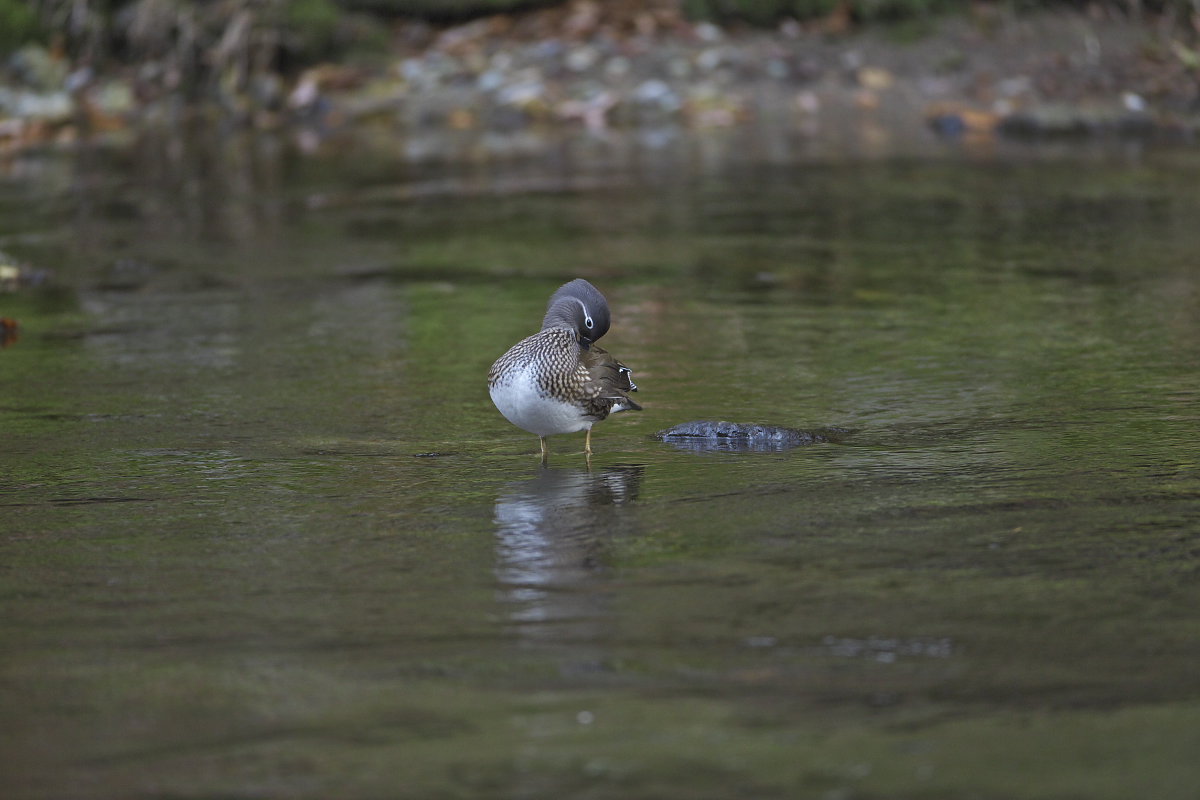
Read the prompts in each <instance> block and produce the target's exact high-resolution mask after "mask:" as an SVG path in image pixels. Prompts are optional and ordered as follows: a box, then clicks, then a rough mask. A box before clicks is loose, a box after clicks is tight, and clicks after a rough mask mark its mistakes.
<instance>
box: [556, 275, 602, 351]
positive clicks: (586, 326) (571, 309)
mask: <svg viewBox="0 0 1200 800" xmlns="http://www.w3.org/2000/svg"><path fill="white" fill-rule="evenodd" d="M608 325H609V317H608V301H607V300H605V299H604V295H602V294H600V290H599V289H597V288H596V287H595V286H592V285H591V284H590V283H588V282H587V281H585V280H584V279H583V278H576V279H575V280H573V281H571V282H570V283H565V284H563V285H562V286H560V287H559V289H558V291H556V292H555V293H554V294H552V295H550V304H549V305H548V306H547V307H546V316H545V317H544V318H543V319H542V330H545V329H546V328H569V329H571V330H573V331H574V332H575V336H576V338H577V339H578V341H579V344H580V346H581V347H583V349H585V350H586V349H587V348H588V347H589V346H590V345H591V344H592V342H594V341H596V340H597V339H599V338H600V337H601V336H603V335H604V334H606V333H608Z"/></svg>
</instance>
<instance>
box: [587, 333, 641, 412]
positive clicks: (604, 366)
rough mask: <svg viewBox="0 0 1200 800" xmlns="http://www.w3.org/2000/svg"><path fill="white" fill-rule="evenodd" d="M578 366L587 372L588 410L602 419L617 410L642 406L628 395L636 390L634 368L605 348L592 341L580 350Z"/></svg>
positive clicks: (638, 408)
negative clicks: (593, 343)
mask: <svg viewBox="0 0 1200 800" xmlns="http://www.w3.org/2000/svg"><path fill="white" fill-rule="evenodd" d="M579 363H580V366H581V367H582V368H583V369H585V370H587V373H588V388H589V391H588V395H589V396H590V400H589V401H588V403H587V406H588V408H587V411H588V414H589V415H591V416H594V417H596V418H598V419H604V418H605V417H606V416H608V415H609V414H610V413H614V414H615V413H616V412H618V411H626V410H629V411H641V410H642V407H641V406H640V405H638V404H637V403H635V402H634V401H633V400H632V399H630V397H629V393H630V392H636V391H637V384H635V383H634V382H633V372H632V370H630V369H629V367H627V366H625V365H624V364H622V363H621V362H620V361H617V360H616V359H615V358H613V356H612V354H611V353H609V352H608V351H607V350H604V349H602V348H599V347H597V346H596V345H592V346H591V347H590V348H589V349H587V350H584V351H582V352H581V353H580V359H579Z"/></svg>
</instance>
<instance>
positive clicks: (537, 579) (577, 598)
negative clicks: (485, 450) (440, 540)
mask: <svg viewBox="0 0 1200 800" xmlns="http://www.w3.org/2000/svg"><path fill="white" fill-rule="evenodd" d="M642 471H643V467H641V466H617V467H610V468H608V469H603V470H596V471H592V472H589V471H584V470H581V469H547V468H542V469H539V470H538V473H537V475H536V476H534V477H533V478H530V479H528V480H523V481H517V482H515V483H512V484H510V485H509V486H508V487H507V491H505V492H504V493H503V494H501V495H500V496H499V497H498V498H497V499H496V508H495V521H496V577H497V579H498V580H499V582H500V586H501V596H502V599H503V600H505V601H507V602H508V603H511V604H512V605H511V611H510V612H509V618H510V619H511V620H512V622H513V623H514V624H515V625H516V626H517V629H518V631H519V633H520V635H521V637H522V639H524V640H525V641H527V642H529V643H531V644H532V643H551V642H560V643H565V642H584V641H595V640H596V639H597V638H602V637H603V628H604V624H605V623H604V621H605V619H606V618H607V617H608V616H609V604H610V602H611V598H610V596H609V592H608V588H609V587H608V581H607V572H608V566H607V551H608V550H609V548H610V547H611V545H612V543H613V542H614V541H615V540H616V539H617V538H619V537H624V536H627V535H629V534H630V533H631V530H632V528H633V527H634V517H635V514H634V510H633V509H632V508H631V507H630V504H631V503H632V501H634V500H635V499H636V498H637V494H638V489H639V486H640V485H641V480H642Z"/></svg>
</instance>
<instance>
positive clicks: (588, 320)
mask: <svg viewBox="0 0 1200 800" xmlns="http://www.w3.org/2000/svg"><path fill="white" fill-rule="evenodd" d="M583 327H585V328H587V329H588V330H589V331H590V330H591V329H592V328H593V327H594V326H593V324H592V318H591V317H589V316H587V315H584V318H583Z"/></svg>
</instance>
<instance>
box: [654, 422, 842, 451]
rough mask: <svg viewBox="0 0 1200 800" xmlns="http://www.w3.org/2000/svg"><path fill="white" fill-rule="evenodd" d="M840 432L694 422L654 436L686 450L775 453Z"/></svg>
mask: <svg viewBox="0 0 1200 800" xmlns="http://www.w3.org/2000/svg"><path fill="white" fill-rule="evenodd" d="M839 433H844V431H840V430H836V429H830V430H825V431H801V430H797V429H795V428H781V427H777V426H775V425H761V424H758V423H748V422H725V421H715V422H714V421H711V420H694V421H692V422H684V423H681V424H679V425H676V426H674V427H672V428H667V429H666V430H665V431H659V432H658V433H657V434H655V436H656V437H657V438H659V439H661V440H662V441H664V442H670V443H671V444H673V445H675V446H676V447H681V448H685V449H689V450H756V451H777V450H787V449H789V448H792V447H799V446H801V445H809V444H818V443H820V442H829V441H834V440H835V437H836V435H837V434H839Z"/></svg>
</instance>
